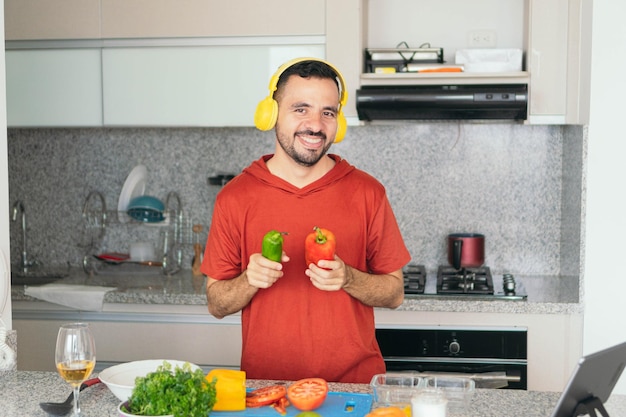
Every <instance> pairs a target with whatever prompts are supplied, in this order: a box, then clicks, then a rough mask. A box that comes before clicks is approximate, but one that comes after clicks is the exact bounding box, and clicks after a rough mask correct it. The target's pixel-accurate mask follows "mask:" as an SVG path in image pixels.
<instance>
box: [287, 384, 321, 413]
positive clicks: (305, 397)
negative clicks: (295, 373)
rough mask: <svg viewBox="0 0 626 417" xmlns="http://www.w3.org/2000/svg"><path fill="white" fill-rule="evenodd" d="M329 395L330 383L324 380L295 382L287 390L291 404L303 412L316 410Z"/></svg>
mask: <svg viewBox="0 0 626 417" xmlns="http://www.w3.org/2000/svg"><path fill="white" fill-rule="evenodd" d="M327 395H328V383H327V382H326V381H325V380H324V379H322V378H305V379H301V380H299V381H296V382H294V383H293V384H291V385H290V386H289V388H288V389H287V397H288V398H289V401H290V402H291V404H292V405H293V406H294V407H296V408H297V409H298V410H301V411H310V410H315V409H316V408H318V407H319V406H321V405H322V404H323V403H324V400H326V396H327Z"/></svg>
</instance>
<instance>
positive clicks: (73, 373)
mask: <svg viewBox="0 0 626 417" xmlns="http://www.w3.org/2000/svg"><path fill="white" fill-rule="evenodd" d="M94 366H96V361H87V360H82V361H73V362H61V363H57V371H59V375H61V378H63V379H64V380H65V381H67V382H68V383H70V384H72V385H74V384H80V383H82V382H83V381H85V380H86V379H87V378H89V375H91V372H92V371H93V368H94Z"/></svg>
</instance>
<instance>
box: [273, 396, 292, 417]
mask: <svg viewBox="0 0 626 417" xmlns="http://www.w3.org/2000/svg"><path fill="white" fill-rule="evenodd" d="M272 407H274V410H276V411H277V412H278V413H279V414H280V415H281V416H284V415H286V414H287V407H289V401H288V400H287V397H282V398H280V399H279V400H278V401H276V402H275V403H274V404H272Z"/></svg>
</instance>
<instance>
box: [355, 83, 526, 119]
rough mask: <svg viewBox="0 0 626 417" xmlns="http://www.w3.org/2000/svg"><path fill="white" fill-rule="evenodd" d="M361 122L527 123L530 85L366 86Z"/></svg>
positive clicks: (359, 99) (359, 102) (359, 100)
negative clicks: (459, 121)
mask: <svg viewBox="0 0 626 417" xmlns="http://www.w3.org/2000/svg"><path fill="white" fill-rule="evenodd" d="M356 108H357V112H358V115H359V119H360V120H367V121H374V120H455V119H458V120H489V119H493V120H526V117H527V108H528V86H527V84H488V85H485V84H483V85H419V86H415V85H399V86H395V85H394V86H378V85H377V86H363V87H361V89H359V90H357V92H356Z"/></svg>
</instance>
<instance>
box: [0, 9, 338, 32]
mask: <svg viewBox="0 0 626 417" xmlns="http://www.w3.org/2000/svg"><path fill="white" fill-rule="evenodd" d="M4 5H5V16H6V23H5V38H6V40H9V41H10V40H41V39H128V38H171V37H206V36H282V35H289V36H299V35H324V33H325V24H326V20H325V19H326V0H308V1H304V0H296V1H286V0H264V1H262V2H257V1H250V0H229V1H221V0H220V1H218V0H186V1H185V2H184V4H183V3H181V2H180V1H179V0H56V1H49V0H5V2H4Z"/></svg>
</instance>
